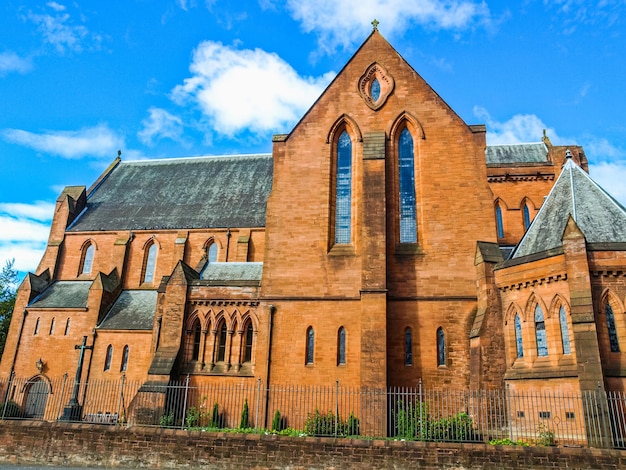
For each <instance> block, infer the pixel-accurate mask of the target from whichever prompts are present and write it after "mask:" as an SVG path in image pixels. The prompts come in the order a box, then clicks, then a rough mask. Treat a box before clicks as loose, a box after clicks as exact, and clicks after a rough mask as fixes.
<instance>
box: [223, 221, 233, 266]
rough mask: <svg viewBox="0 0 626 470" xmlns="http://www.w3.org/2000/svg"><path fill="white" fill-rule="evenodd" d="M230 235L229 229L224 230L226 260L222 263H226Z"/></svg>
mask: <svg viewBox="0 0 626 470" xmlns="http://www.w3.org/2000/svg"><path fill="white" fill-rule="evenodd" d="M231 236H232V235H231V233H230V227H228V228H227V229H226V259H225V260H224V261H228V249H229V248H230V237H231Z"/></svg>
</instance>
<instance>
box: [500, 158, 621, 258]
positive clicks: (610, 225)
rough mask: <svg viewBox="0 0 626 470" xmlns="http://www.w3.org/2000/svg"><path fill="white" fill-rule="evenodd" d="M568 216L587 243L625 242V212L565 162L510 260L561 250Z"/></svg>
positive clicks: (569, 160) (576, 167)
mask: <svg viewBox="0 0 626 470" xmlns="http://www.w3.org/2000/svg"><path fill="white" fill-rule="evenodd" d="M570 215H571V216H572V218H573V219H574V221H575V222H576V225H578V228H579V229H580V230H581V231H582V233H583V235H584V236H585V240H586V241H587V243H624V242H626V209H624V207H622V206H621V205H620V204H619V203H618V202H617V201H616V200H615V199H613V198H612V197H611V196H610V195H609V194H608V193H607V192H606V191H605V190H604V189H602V188H601V187H600V186H599V185H598V184H597V183H596V182H595V181H593V180H592V179H591V177H590V176H589V175H588V174H587V173H586V172H585V171H584V170H583V169H581V168H580V167H579V166H578V165H576V164H575V163H574V162H573V161H572V159H571V158H568V159H567V161H566V163H565V165H564V166H563V171H562V172H561V174H560V176H559V178H558V179H557V181H556V183H554V186H553V188H552V190H551V191H550V194H549V195H548V197H547V198H546V200H545V201H544V203H543V205H542V206H541V209H540V210H539V213H538V214H537V216H536V217H535V220H533V222H532V224H531V225H530V227H529V228H528V231H527V232H526V234H525V235H524V237H523V238H522V240H521V241H520V243H519V244H518V245H517V247H516V248H515V251H514V252H513V254H512V256H511V259H515V258H520V257H522V256H528V255H533V254H536V253H541V252H544V251H548V250H553V249H555V248H560V247H561V246H562V237H563V232H564V230H565V225H566V224H567V221H568V219H569V216H570Z"/></svg>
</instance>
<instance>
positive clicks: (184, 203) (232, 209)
mask: <svg viewBox="0 0 626 470" xmlns="http://www.w3.org/2000/svg"><path fill="white" fill-rule="evenodd" d="M272 172H273V161H272V156H271V154H262V155H246V156H241V155H239V156H225V157H195V158H173V159H166V160H144V161H135V162H121V163H119V164H118V165H117V166H116V167H115V168H114V169H113V170H112V171H111V172H110V173H109V174H108V175H107V176H106V177H105V178H104V180H103V181H102V182H101V183H100V184H99V185H98V186H97V187H96V189H95V190H93V191H92V192H91V193H90V194H89V195H88V198H87V208H86V209H85V210H84V211H83V213H82V214H80V215H79V217H78V218H77V219H76V220H75V221H74V223H73V224H72V225H71V226H70V227H69V228H68V231H70V232H80V231H99V230H144V229H145V230H156V229H183V228H207V227H215V228H218V227H264V226H265V210H266V203H267V197H268V195H269V193H270V190H271V188H272Z"/></svg>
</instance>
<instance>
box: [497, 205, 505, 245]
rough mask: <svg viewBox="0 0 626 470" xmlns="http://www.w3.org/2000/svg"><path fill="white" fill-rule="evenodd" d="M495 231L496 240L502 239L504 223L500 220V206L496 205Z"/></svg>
mask: <svg viewBox="0 0 626 470" xmlns="http://www.w3.org/2000/svg"><path fill="white" fill-rule="evenodd" d="M496 230H497V231H498V238H504V221H503V220H502V208H501V207H500V204H497V205H496Z"/></svg>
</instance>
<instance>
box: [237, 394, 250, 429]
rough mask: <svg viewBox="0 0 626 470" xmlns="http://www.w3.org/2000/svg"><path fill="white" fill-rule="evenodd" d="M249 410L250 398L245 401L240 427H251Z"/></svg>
mask: <svg viewBox="0 0 626 470" xmlns="http://www.w3.org/2000/svg"><path fill="white" fill-rule="evenodd" d="M249 413H250V412H249V410H248V399H247V398H246V400H245V401H244V402H243V409H242V410H241V421H239V429H246V428H248V427H249V425H248V420H249Z"/></svg>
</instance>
